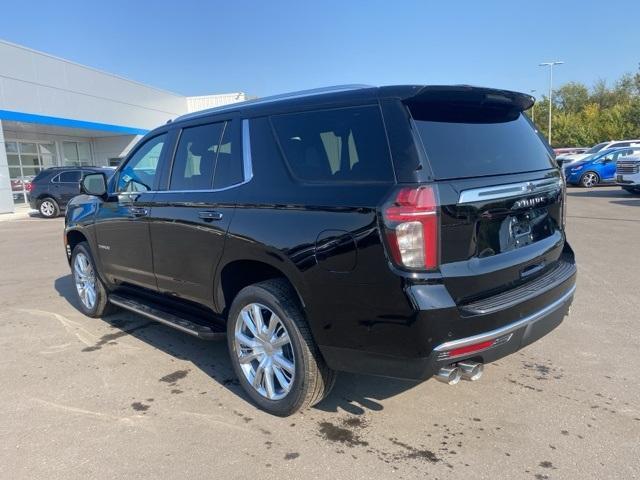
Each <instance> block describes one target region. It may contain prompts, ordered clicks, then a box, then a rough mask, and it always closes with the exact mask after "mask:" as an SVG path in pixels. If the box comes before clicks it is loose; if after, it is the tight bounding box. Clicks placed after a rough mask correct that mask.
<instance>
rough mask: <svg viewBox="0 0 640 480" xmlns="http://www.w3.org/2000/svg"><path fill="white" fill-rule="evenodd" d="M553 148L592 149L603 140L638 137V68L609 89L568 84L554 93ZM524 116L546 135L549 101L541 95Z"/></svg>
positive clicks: (599, 85)
mask: <svg viewBox="0 0 640 480" xmlns="http://www.w3.org/2000/svg"><path fill="white" fill-rule="evenodd" d="M552 113H553V146H554V147H565V146H566V147H574V146H591V145H595V144H596V143H599V142H602V141H606V140H618V139H625V138H640V67H639V68H638V71H637V72H636V73H634V74H631V73H628V74H625V75H623V76H622V77H621V78H620V79H618V80H617V81H616V82H615V83H614V84H613V86H612V87H609V86H608V85H607V83H606V82H605V81H604V80H599V81H597V82H596V83H595V84H594V85H593V86H592V87H591V88H588V87H587V86H585V85H584V84H582V83H579V82H569V83H567V84H565V85H562V86H561V87H559V88H558V89H557V90H555V91H554V93H553V112H552ZM527 114H528V115H529V116H530V117H535V118H534V123H535V126H536V128H537V129H538V130H539V131H540V132H541V133H542V134H543V135H547V133H548V118H549V99H548V98H547V97H546V96H544V95H543V96H542V98H540V99H539V101H537V102H536V104H535V106H534V107H533V108H532V109H530V110H529V111H528V112H527Z"/></svg>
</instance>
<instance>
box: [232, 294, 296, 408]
mask: <svg viewBox="0 0 640 480" xmlns="http://www.w3.org/2000/svg"><path fill="white" fill-rule="evenodd" d="M234 341H235V351H236V354H237V355H238V361H239V362H240V368H241V369H242V372H243V373H244V376H245V378H246V380H247V381H248V382H249V384H251V386H252V387H253V388H254V389H255V390H256V391H257V392H258V393H259V394H260V395H262V396H263V397H265V398H268V399H269V400H280V399H282V398H284V397H286V396H287V394H288V393H289V391H290V390H291V386H292V385H293V380H294V378H295V371H296V366H295V358H294V356H293V346H292V345H291V339H290V338H289V332H287V329H286V328H285V326H284V323H283V322H282V321H281V320H280V318H278V316H277V315H276V314H275V313H274V312H273V311H271V310H270V309H269V308H267V307H265V306H264V305H260V304H259V303H250V304H249V305H247V306H246V307H244V308H243V309H242V310H240V313H239V315H238V318H237V319H236V325H235V339H234Z"/></svg>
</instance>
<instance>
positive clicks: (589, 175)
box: [580, 172, 600, 188]
mask: <svg viewBox="0 0 640 480" xmlns="http://www.w3.org/2000/svg"><path fill="white" fill-rule="evenodd" d="M594 180H595V181H594ZM599 183H600V176H599V175H598V174H597V173H596V172H584V173H583V174H582V177H580V186H581V187H583V188H592V187H595V186H596V185H598V184H599Z"/></svg>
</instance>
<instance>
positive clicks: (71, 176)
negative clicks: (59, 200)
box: [57, 170, 80, 183]
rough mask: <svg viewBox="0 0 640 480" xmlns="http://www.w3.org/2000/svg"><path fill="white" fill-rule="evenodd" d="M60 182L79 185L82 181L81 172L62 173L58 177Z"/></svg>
mask: <svg viewBox="0 0 640 480" xmlns="http://www.w3.org/2000/svg"><path fill="white" fill-rule="evenodd" d="M57 180H58V182H62V183H78V182H79V181H80V170H71V171H69V172H62V173H61V174H60V175H58V179H57Z"/></svg>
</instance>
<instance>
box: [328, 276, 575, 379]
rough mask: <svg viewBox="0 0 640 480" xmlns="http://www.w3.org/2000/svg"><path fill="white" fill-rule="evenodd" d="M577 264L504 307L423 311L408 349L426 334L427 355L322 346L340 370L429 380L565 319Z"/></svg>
mask: <svg viewBox="0 0 640 480" xmlns="http://www.w3.org/2000/svg"><path fill="white" fill-rule="evenodd" d="M572 267H573V268H572V271H571V273H570V274H569V275H568V276H566V277H565V278H563V279H562V281H559V282H558V283H557V284H556V285H554V286H553V288H549V289H547V290H546V291H543V292H541V293H540V294H539V295H537V296H535V297H533V298H528V299H526V300H525V301H523V302H521V303H518V304H516V305H510V306H509V307H508V308H505V309H502V310H500V311H494V312H491V313H487V314H482V315H473V316H464V315H462V314H461V309H459V308H457V307H454V308H440V307H443V305H438V306H437V308H433V309H427V310H421V311H420V313H419V314H418V316H417V318H416V320H415V322H414V323H413V325H412V328H409V329H407V331H406V333H405V334H404V335H405V342H406V343H405V344H406V345H407V351H408V353H409V348H410V347H411V346H412V345H415V343H416V340H415V335H422V337H423V340H424V342H425V343H426V344H427V345H425V348H424V350H422V352H424V353H423V354H421V353H422V352H416V353H417V354H413V355H411V354H409V355H407V356H396V355H386V354H381V353H378V352H371V351H364V350H355V349H347V348H338V347H328V346H327V347H323V346H321V347H320V348H321V351H322V353H323V355H324V357H325V360H326V361H327V363H328V365H329V366H330V367H332V368H334V369H336V370H341V371H349V372H354V373H366V374H371V375H382V376H387V377H396V378H406V379H410V380H425V379H427V378H429V377H431V376H433V375H434V374H435V373H436V372H437V371H438V370H439V369H440V368H441V367H443V366H446V365H451V364H452V363H456V362H458V361H462V360H474V361H478V362H482V363H490V362H493V361H496V360H498V359H500V358H502V357H505V356H507V355H510V354H512V353H514V352H516V351H518V350H520V349H521V348H523V347H525V346H527V345H529V344H531V343H533V342H535V341H536V340H538V339H540V338H542V337H543V336H545V335H546V334H548V333H549V332H551V331H552V330H553V329H555V328H556V327H557V326H558V325H560V323H562V321H563V319H564V317H565V316H566V315H567V313H568V311H569V307H570V306H571V303H572V301H573V296H574V292H575V288H576V286H575V281H576V270H575V265H574V264H572ZM411 332H414V333H413V334H412V333H411ZM394 337H395V339H394V341H398V340H397V335H396V336H394ZM390 338H392V337H390ZM485 342H486V343H491V345H488V346H486V347H483V349H480V350H474V351H473V352H468V353H458V354H456V352H455V350H456V349H460V348H463V351H464V347H470V346H473V345H477V344H482V343H485ZM452 351H453V352H452ZM451 353H454V355H451Z"/></svg>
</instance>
